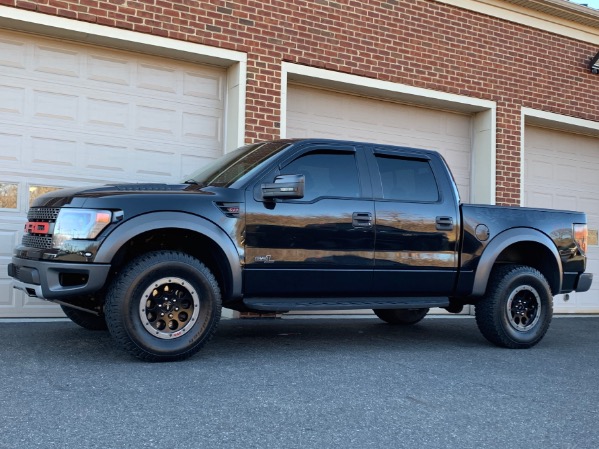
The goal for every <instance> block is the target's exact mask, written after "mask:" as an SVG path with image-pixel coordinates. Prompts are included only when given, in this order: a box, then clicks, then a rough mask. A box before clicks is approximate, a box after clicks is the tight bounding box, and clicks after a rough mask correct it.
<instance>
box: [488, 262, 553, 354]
mask: <svg viewBox="0 0 599 449" xmlns="http://www.w3.org/2000/svg"><path fill="white" fill-rule="evenodd" d="M552 316H553V296H552V294H551V290H550V288H549V284H548V283H547V280H546V279H545V277H544V276H543V275H542V274H541V273H540V272H539V271H537V270H535V269H534V268H531V267H528V266H524V265H503V266H498V267H497V268H495V269H494V270H493V272H492V274H491V279H490V280H489V286H488V288H487V294H486V295H485V297H484V298H482V299H481V300H480V302H479V303H478V304H476V323H477V325H478V328H479V329H480V331H481V333H482V334H483V335H484V337H485V338H486V339H487V340H489V341H490V342H492V343H494V344H496V345H497V346H502V347H505V348H512V349H524V348H530V347H531V346H534V345H536V344H537V343H538V342H539V341H541V339H542V338H543V337H544V336H545V333H546V332H547V329H548V328H549V324H550V323H551V318H552Z"/></svg>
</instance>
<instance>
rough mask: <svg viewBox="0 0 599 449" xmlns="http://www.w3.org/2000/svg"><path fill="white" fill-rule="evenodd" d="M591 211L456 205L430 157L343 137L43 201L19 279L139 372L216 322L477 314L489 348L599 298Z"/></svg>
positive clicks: (438, 161) (252, 150)
mask: <svg viewBox="0 0 599 449" xmlns="http://www.w3.org/2000/svg"><path fill="white" fill-rule="evenodd" d="M586 240H587V226H586V216H585V214H584V213H580V212H567V211H552V210H541V209H528V208H516V207H499V206H483V205H468V204H461V203H460V199H459V195H458V191H457V189H456V185H455V183H454V181H453V179H452V176H451V174H450V171H449V169H448V167H447V165H446V163H445V161H444V160H443V158H442V157H441V156H440V155H439V154H438V153H436V152H434V151H427V150H418V149H413V148H403V147H392V146H386V145H377V144H368V143H358V142H344V141H333V140H316V139H304V140H280V141H273V142H263V143H257V144H252V145H247V146H244V147H242V148H239V149H238V150H236V151H233V152H231V153H229V154H226V155H225V156H223V157H222V158H220V159H218V160H216V161H215V162H214V163H212V164H210V165H209V166H207V167H204V168H202V169H201V170H200V171H198V172H196V173H195V174H193V175H192V176H190V177H189V179H188V180H187V181H185V182H184V183H182V184H176V185H165V184H123V185H107V186H99V187H95V188H84V189H65V190H60V191H56V192H52V193H49V194H46V195H44V196H42V197H40V198H39V199H37V200H36V201H35V203H34V204H33V205H32V207H31V209H30V210H29V214H28V222H27V223H26V225H25V234H24V237H23V240H22V244H21V245H20V246H18V247H17V248H16V249H15V253H14V257H13V259H12V263H11V264H10V265H9V267H8V272H9V275H10V276H12V277H13V278H14V286H15V287H16V288H18V289H20V290H23V291H24V292H25V293H26V294H27V295H30V296H35V297H38V298H44V299H47V300H49V301H53V302H55V303H58V304H60V305H61V306H62V308H63V310H64V312H65V313H66V315H67V316H68V317H69V318H70V319H71V320H73V321H74V322H75V323H77V324H79V325H81V326H83V327H85V328H88V329H105V328H106V327H107V328H108V329H109V331H110V333H111V334H112V336H113V338H114V340H115V341H116V342H117V343H118V345H119V346H121V347H122V348H124V349H125V350H127V351H128V352H130V353H131V354H133V355H134V356H136V357H139V358H141V359H143V360H150V361H163V360H177V359H183V358H186V357H189V356H191V355H192V354H194V353H195V352H197V351H198V350H200V348H201V347H202V346H203V345H204V344H205V343H206V342H207V341H208V340H209V339H210V338H211V337H212V335H213V334H214V332H215V330H216V327H217V324H218V322H219V319H220V315H221V307H227V308H230V309H234V310H237V311H254V312H284V311H289V310H305V311H307V310H332V309H367V308H368V309H373V310H374V312H375V313H376V315H377V316H378V317H379V318H381V319H382V320H383V321H386V322H388V323H391V324H399V325H408V324H414V323H416V322H418V321H420V320H421V319H422V318H424V316H425V315H426V314H427V313H428V311H429V308H431V307H441V308H445V309H447V310H448V311H449V312H453V313H458V312H460V311H461V310H462V308H463V307H464V305H467V304H474V305H475V310H476V322H477V324H478V327H479V329H480V331H481V332H482V334H483V335H484V336H485V337H486V338H487V339H488V340H489V341H491V342H492V343H494V344H496V345H499V346H504V347H509V348H528V347H530V346H533V345H535V344H536V343H538V342H539V341H540V340H541V339H542V338H543V336H544V335H545V333H546V331H547V328H548V327H549V324H550V322H551V318H552V302H553V296H554V295H556V294H559V293H567V292H571V291H586V290H588V289H589V288H590V285H591V282H592V274H589V273H585V272H584V271H585V266H586V256H585V251H586Z"/></svg>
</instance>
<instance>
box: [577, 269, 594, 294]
mask: <svg viewBox="0 0 599 449" xmlns="http://www.w3.org/2000/svg"><path fill="white" fill-rule="evenodd" d="M592 283H593V273H582V274H581V275H580V276H579V277H578V282H577V283H576V291H577V292H586V291H589V289H590V288H591V284H592Z"/></svg>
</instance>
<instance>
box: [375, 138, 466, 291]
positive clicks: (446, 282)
mask: <svg viewBox="0 0 599 449" xmlns="http://www.w3.org/2000/svg"><path fill="white" fill-rule="evenodd" d="M368 158H369V164H370V167H371V174H372V178H373V191H374V197H375V232H376V237H375V239H376V244H375V265H374V286H373V290H374V292H375V294H377V295H380V296H396V295H397V296H399V294H401V295H403V296H405V295H413V296H448V295H450V293H451V292H452V291H453V288H454V284H455V281H456V276H457V267H458V245H457V242H458V229H459V226H460V223H459V221H458V220H459V215H458V207H457V198H456V197H455V196H454V193H453V192H454V188H453V186H452V184H451V183H450V181H449V178H448V177H447V176H446V175H445V173H447V172H446V170H447V169H446V168H445V166H444V164H443V163H442V162H441V159H440V158H438V157H436V156H435V155H434V154H431V153H427V152H419V151H416V150H409V149H405V150H397V149H388V148H379V149H377V148H375V149H372V150H370V151H369V152H368ZM436 174H437V175H436Z"/></svg>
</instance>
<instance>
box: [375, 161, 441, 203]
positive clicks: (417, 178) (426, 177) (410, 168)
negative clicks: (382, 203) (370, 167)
mask: <svg viewBox="0 0 599 449" xmlns="http://www.w3.org/2000/svg"><path fill="white" fill-rule="evenodd" d="M376 161H377V163H378V167H379V172H380V174H381V182H382V185H383V198H384V199H388V200H399V201H415V202H435V201H438V200H439V189H438V188H437V182H436V180H435V176H434V175H433V170H432V168H431V166H430V164H429V162H428V161H426V160H419V159H404V158H399V157H393V156H388V155H382V154H377V155H376Z"/></svg>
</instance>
